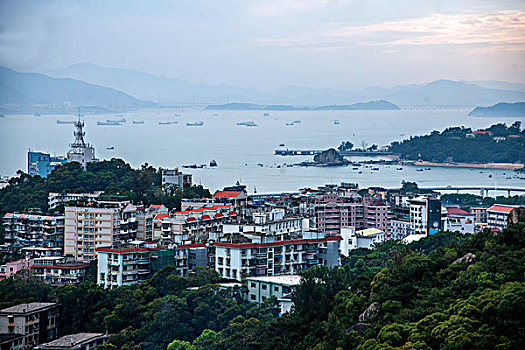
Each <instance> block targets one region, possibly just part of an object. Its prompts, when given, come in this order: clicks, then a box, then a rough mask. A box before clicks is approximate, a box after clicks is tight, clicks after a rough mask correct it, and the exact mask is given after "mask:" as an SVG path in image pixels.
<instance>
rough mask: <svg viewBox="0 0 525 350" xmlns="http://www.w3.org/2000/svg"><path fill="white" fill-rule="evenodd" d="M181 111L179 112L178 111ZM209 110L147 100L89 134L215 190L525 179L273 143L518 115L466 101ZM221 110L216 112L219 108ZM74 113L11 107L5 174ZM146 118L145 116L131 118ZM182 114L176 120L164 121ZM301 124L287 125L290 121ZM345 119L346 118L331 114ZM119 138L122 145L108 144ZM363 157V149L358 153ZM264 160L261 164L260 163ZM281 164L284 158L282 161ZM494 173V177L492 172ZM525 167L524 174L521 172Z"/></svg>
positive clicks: (54, 145) (0, 154)
mask: <svg viewBox="0 0 525 350" xmlns="http://www.w3.org/2000/svg"><path fill="white" fill-rule="evenodd" d="M176 113H177V114H180V117H175V114H176ZM269 113H270V115H269V116H268V117H264V116H263V112H262V111H205V110H184V111H175V110H139V111H137V112H130V113H124V116H121V115H118V116H117V115H114V114H107V115H106V114H105V115H102V114H101V115H87V116H86V117H85V123H86V128H85V130H86V141H87V142H89V143H91V144H93V145H94V146H95V147H96V155H97V157H98V158H100V159H110V158H113V157H116V158H122V159H124V160H125V161H126V162H128V163H130V164H131V165H132V166H133V167H139V166H140V165H142V164H144V163H146V162H147V163H149V164H151V165H153V166H155V167H164V168H174V167H178V168H179V169H181V170H183V171H184V172H188V173H192V174H193V180H194V182H195V183H197V184H199V183H201V184H202V185H204V186H205V187H207V188H210V189H211V190H212V191H214V190H215V189H218V188H222V187H223V186H227V185H232V184H233V183H235V182H236V181H238V180H239V181H240V182H241V183H243V184H246V185H248V190H249V192H250V193H252V192H253V191H254V188H256V189H257V192H259V193H266V192H279V191H297V190H298V189H299V188H302V187H316V186H319V185H322V184H325V183H338V182H341V181H347V182H357V183H359V185H360V186H361V187H366V186H384V187H388V188H390V187H399V185H400V183H401V181H402V180H407V181H416V182H417V183H418V184H420V186H448V185H452V186H454V185H469V186H490V187H504V186H506V187H524V186H525V181H524V180H523V179H520V178H519V177H518V176H517V175H516V173H515V172H513V171H509V170H488V169H487V170H482V169H464V168H443V167H433V168H432V170H425V171H422V172H421V171H420V172H417V171H416V169H417V168H416V167H408V166H405V167H403V170H401V171H400V170H396V167H395V166H390V167H384V166H380V167H379V168H380V170H379V171H373V172H372V171H371V170H370V169H369V168H364V167H363V168H362V169H360V170H361V171H362V174H359V171H358V170H353V169H352V167H338V168H318V167H315V168H314V167H310V168H305V167H282V166H283V164H285V163H286V164H292V163H298V162H301V161H304V160H311V158H312V156H307V157H305V156H303V157H281V156H275V155H274V150H275V149H277V148H279V144H281V143H284V144H285V148H290V149H327V148H329V147H334V148H337V146H338V145H339V144H340V143H341V142H342V141H346V140H350V141H352V142H353V143H354V145H355V146H356V147H361V145H362V142H363V141H365V142H366V143H367V145H369V146H370V145H372V144H378V145H379V146H382V145H385V144H389V143H390V142H392V141H395V140H401V139H403V138H407V137H409V136H411V135H421V134H426V133H429V132H430V131H432V130H443V129H444V128H447V127H450V126H466V127H471V128H473V129H477V128H485V127H488V126H490V125H492V124H495V123H503V122H505V123H507V125H509V124H511V123H513V122H514V121H515V120H516V118H478V117H467V116H466V114H467V113H466V112H464V111H453V112H444V111H407V110H401V111H294V112H289V111H286V112H281V111H272V112H269ZM214 114H217V115H218V116H213V115H214ZM120 118H126V120H127V123H125V124H123V125H122V126H97V123H96V122H97V121H105V120H106V119H120ZM59 119H60V120H74V119H75V117H74V116H72V115H67V116H66V115H49V116H48V115H44V116H42V117H34V116H32V115H16V116H15V115H8V116H6V117H5V118H3V119H0V174H2V175H14V174H15V173H16V171H17V170H18V169H21V170H24V171H27V150H28V149H29V148H30V149H31V150H34V151H42V152H49V153H51V154H57V155H65V154H66V152H67V150H68V147H69V146H68V145H69V143H70V142H72V141H73V129H74V127H73V125H68V124H66V125H57V124H56V120H59ZM133 120H136V121H138V120H144V124H143V125H136V124H132V121H133ZM168 120H170V121H174V120H177V121H178V124H177V125H159V124H158V122H159V121H168ZM200 120H202V121H204V126H202V127H187V126H186V122H189V121H200ZM250 120H253V121H255V122H256V123H257V124H258V126H257V127H244V126H237V125H236V123H237V122H240V121H250ZM294 120H301V123H300V124H295V125H293V126H286V125H285V124H286V123H287V122H292V121H294ZM334 120H339V121H340V122H341V124H340V125H334V123H333V121H334ZM111 146H114V147H115V149H114V150H107V149H106V148H107V147H111ZM212 159H215V160H216V161H217V163H218V167H216V168H204V169H182V165H187V164H206V165H209V162H210V161H211V160H212ZM356 160H357V159H356ZM258 164H262V165H263V166H260V165H258ZM278 165H281V168H277V166H278ZM489 174H491V175H492V177H490V178H489V177H488V175H489ZM521 177H523V175H521Z"/></svg>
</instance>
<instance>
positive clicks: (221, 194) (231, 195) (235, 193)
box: [213, 191, 241, 198]
mask: <svg viewBox="0 0 525 350" xmlns="http://www.w3.org/2000/svg"><path fill="white" fill-rule="evenodd" d="M240 194H241V191H217V192H215V194H214V195H213V197H214V198H237V197H239V195H240Z"/></svg>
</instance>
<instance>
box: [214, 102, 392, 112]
mask: <svg viewBox="0 0 525 350" xmlns="http://www.w3.org/2000/svg"><path fill="white" fill-rule="evenodd" d="M206 109H207V110H231V111H366V110H383V111H384V110H399V109H400V108H399V107H398V106H397V105H395V104H393V103H392V102H389V101H385V100H379V101H369V102H359V103H354V104H350V105H330V106H316V107H309V106H290V105H258V104H255V103H239V102H232V103H225V104H221V105H209V106H207V107H206Z"/></svg>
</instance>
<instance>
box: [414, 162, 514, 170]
mask: <svg viewBox="0 0 525 350" xmlns="http://www.w3.org/2000/svg"><path fill="white" fill-rule="evenodd" d="M405 164H406V165H411V164H412V165H416V166H436V167H453V168H479V169H504V170H517V169H521V168H523V167H524V166H523V164H514V163H486V164H475V163H433V162H427V161H423V160H418V161H407V162H405Z"/></svg>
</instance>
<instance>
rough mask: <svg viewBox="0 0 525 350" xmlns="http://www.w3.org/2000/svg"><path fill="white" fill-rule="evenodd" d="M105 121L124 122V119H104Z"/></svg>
mask: <svg viewBox="0 0 525 350" xmlns="http://www.w3.org/2000/svg"><path fill="white" fill-rule="evenodd" d="M106 121H107V122H108V123H109V122H115V123H125V122H126V119H124V118H120V119H106Z"/></svg>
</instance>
